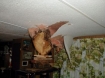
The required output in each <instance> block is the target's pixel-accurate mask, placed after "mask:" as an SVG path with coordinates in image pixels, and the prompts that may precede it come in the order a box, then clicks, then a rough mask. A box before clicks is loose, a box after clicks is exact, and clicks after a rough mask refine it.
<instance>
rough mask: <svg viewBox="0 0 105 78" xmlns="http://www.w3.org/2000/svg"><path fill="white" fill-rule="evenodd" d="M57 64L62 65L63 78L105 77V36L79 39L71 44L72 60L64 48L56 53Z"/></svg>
mask: <svg viewBox="0 0 105 78" xmlns="http://www.w3.org/2000/svg"><path fill="white" fill-rule="evenodd" d="M55 66H56V67H61V78H105V38H84V39H77V40H76V41H74V42H73V44H72V45H71V46H70V60H69V59H68V58H67V54H66V52H65V50H62V51H61V52H59V53H57V54H55ZM54 78H58V77H57V74H56V73H55V74H54Z"/></svg>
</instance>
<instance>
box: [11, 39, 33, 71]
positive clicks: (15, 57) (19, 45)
mask: <svg viewBox="0 0 105 78" xmlns="http://www.w3.org/2000/svg"><path fill="white" fill-rule="evenodd" d="M33 51H34V47H33V45H32V42H31V40H29V39H23V38H20V39H14V40H13V47H12V68H13V69H14V70H19V69H25V68H27V67H31V64H30V63H29V62H30V60H31V59H32V56H33Z"/></svg>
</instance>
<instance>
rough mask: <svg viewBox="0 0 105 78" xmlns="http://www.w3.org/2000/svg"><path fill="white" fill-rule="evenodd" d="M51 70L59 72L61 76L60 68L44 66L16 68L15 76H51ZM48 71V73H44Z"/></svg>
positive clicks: (33, 77)
mask: <svg viewBox="0 0 105 78" xmlns="http://www.w3.org/2000/svg"><path fill="white" fill-rule="evenodd" d="M51 72H58V74H59V78H60V68H55V67H50V68H43V69H33V68H32V69H26V70H16V73H15V78H18V77H19V76H23V77H25V78H36V75H39V76H40V78H51V77H50V73H51ZM44 73H46V75H43V74H44Z"/></svg>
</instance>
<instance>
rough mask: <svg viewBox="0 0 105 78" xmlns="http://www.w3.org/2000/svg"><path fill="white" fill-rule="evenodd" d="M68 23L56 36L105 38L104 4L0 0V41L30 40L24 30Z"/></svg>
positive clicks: (88, 0)
mask: <svg viewBox="0 0 105 78" xmlns="http://www.w3.org/2000/svg"><path fill="white" fill-rule="evenodd" d="M59 21H69V24H71V25H68V24H65V25H64V26H62V27H61V28H60V29H59V30H58V31H57V32H56V34H55V35H57V34H62V35H70V36H72V37H77V36H85V35H100V34H105V0H0V40H1V41H3V40H5V41H7V40H12V39H15V38H21V37H29V36H28V35H27V29H28V28H30V27H35V25H38V24H45V25H47V26H49V25H51V24H54V23H56V22H59Z"/></svg>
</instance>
